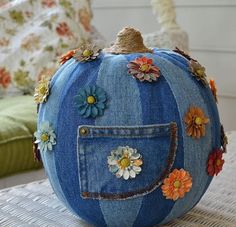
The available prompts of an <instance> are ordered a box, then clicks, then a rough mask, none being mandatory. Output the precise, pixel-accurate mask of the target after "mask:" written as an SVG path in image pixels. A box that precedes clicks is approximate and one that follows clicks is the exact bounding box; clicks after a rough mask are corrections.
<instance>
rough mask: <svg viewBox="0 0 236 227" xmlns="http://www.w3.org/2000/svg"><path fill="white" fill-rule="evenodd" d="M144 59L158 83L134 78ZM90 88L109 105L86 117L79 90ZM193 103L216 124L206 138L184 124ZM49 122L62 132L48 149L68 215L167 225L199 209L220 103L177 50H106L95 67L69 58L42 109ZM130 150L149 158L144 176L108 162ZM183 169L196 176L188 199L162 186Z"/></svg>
mask: <svg viewBox="0 0 236 227" xmlns="http://www.w3.org/2000/svg"><path fill="white" fill-rule="evenodd" d="M133 41H134V40H133ZM131 52H132V51H131ZM139 57H146V58H148V59H152V61H153V65H155V66H157V67H158V68H159V70H160V76H159V77H158V78H157V80H156V81H151V82H150V81H143V82H141V81H140V80H139V79H137V78H135V77H133V76H132V75H131V74H130V73H129V70H128V67H127V65H128V64H129V63H130V62H132V61H134V60H135V59H137V58H139ZM154 79H155V78H154ZM88 87H90V88H91V87H92V88H93V89H94V90H95V88H94V87H99V88H101V89H103V91H104V92H105V93H106V98H104V97H105V96H104V95H103V96H102V97H103V99H102V100H103V101H106V104H105V105H106V108H105V106H103V107H104V108H103V109H102V112H101V114H98V115H96V114H94V115H93V117H89V114H87V115H86V116H87V117H84V116H83V115H81V114H80V111H79V110H78V103H76V97H78V92H81V89H84V88H86V89H87V88H88ZM89 91H90V90H89ZM82 92H83V91H82ZM89 100H90V102H91V103H93V101H94V99H93V98H92V99H91V98H90V99H89ZM190 106H197V107H199V108H201V109H202V110H203V111H204V113H205V115H206V116H207V117H208V119H209V123H208V124H207V125H206V129H205V136H202V137H201V138H199V139H194V138H192V137H191V136H188V135H187V133H186V125H185V123H184V120H183V119H184V117H185V114H186V112H187V111H188V109H189V107H190ZM91 109H92V108H91ZM93 111H96V113H98V112H97V110H93ZM45 121H48V122H50V124H51V127H52V128H53V129H54V132H55V134H56V145H54V146H53V148H52V151H50V152H43V151H41V156H42V160H43V163H44V167H45V170H46V173H47V175H48V177H49V180H50V182H51V185H52V187H53V189H54V191H55V193H56V195H57V196H58V198H59V199H60V200H61V201H62V202H63V203H64V204H65V205H66V206H67V208H68V209H69V210H71V211H72V212H73V213H74V214H76V215H77V216H79V217H80V218H82V219H84V220H85V221H87V222H89V223H91V224H93V225H95V226H119V227H120V226H122V227H123V226H153V225H156V224H163V223H167V222H169V221H170V220H172V219H174V218H176V217H179V216H180V215H182V214H184V213H186V212H188V211H189V210H190V209H192V208H193V207H194V206H195V205H196V204H197V202H198V201H199V200H200V199H201V197H202V196H203V194H204V192H205V191H206V189H207V188H208V186H209V184H210V182H211V180H212V177H210V176H209V175H208V174H207V171H206V165H207V159H208V155H209V154H210V153H211V151H212V150H213V149H214V148H217V147H220V121H219V116H218V110H217V106H216V103H215V99H214V96H213V95H212V92H211V90H210V88H209V87H208V86H205V85H204V84H202V83H201V81H199V80H197V79H196V78H195V77H194V76H193V74H192V73H191V72H190V70H189V59H187V58H186V57H184V56H182V55H180V54H178V53H176V52H173V51H169V50H164V49H157V48H154V49H153V51H152V52H146V53H145V51H141V52H139V51H134V53H120V54H117V53H115V54H114V53H109V51H102V52H100V54H99V56H98V57H97V58H96V59H95V60H93V61H89V62H79V61H77V60H76V59H74V58H71V59H69V60H68V61H66V63H64V64H63V65H62V66H61V67H60V68H59V70H58V71H57V72H56V74H55V75H54V76H53V78H52V80H51V85H50V95H49V97H48V100H47V102H46V103H43V104H40V108H39V117H38V125H39V126H40V125H41V124H42V123H43V122H45ZM125 146H128V147H129V148H132V149H137V153H138V154H136V153H135V155H136V156H137V158H138V157H139V158H140V159H141V157H142V161H143V164H142V166H141V169H142V170H141V172H140V173H138V174H137V175H135V178H132V179H131V178H129V179H126V180H125V179H124V178H122V177H120V178H118V177H116V175H115V173H116V171H117V169H114V168H115V166H110V167H109V165H108V159H111V157H112V155H111V152H112V151H114V150H116V149H121V148H122V147H125ZM132 149H131V150H132ZM117 154H118V153H117V151H116V152H113V155H117ZM108 157H109V158H108ZM134 158H135V156H134ZM110 162H112V160H110ZM109 168H110V169H109ZM181 168H183V169H185V170H186V171H188V172H189V173H190V175H191V177H192V188H191V190H190V191H189V192H188V193H186V195H185V196H184V198H181V199H178V200H176V201H173V200H171V199H166V198H165V197H164V196H163V193H162V190H161V184H162V183H163V180H164V178H165V177H167V176H168V173H169V172H171V171H172V170H173V169H181ZM110 170H111V171H110ZM112 171H113V172H112ZM126 178H127V177H126Z"/></svg>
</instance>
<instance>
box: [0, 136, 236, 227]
mask: <svg viewBox="0 0 236 227" xmlns="http://www.w3.org/2000/svg"><path fill="white" fill-rule="evenodd" d="M228 137H229V142H230V145H229V146H228V153H227V154H226V155H225V161H226V163H225V165H224V171H222V172H221V173H220V175H219V176H217V177H215V178H214V180H213V181H212V184H211V186H210V187H209V189H208V191H207V193H206V194H205V195H204V197H203V198H202V200H201V201H200V203H199V204H198V205H197V206H196V207H195V208H194V209H193V210H192V211H190V212H189V213H187V214H186V215H184V216H183V217H181V218H178V219H176V220H175V221H173V222H171V223H169V224H168V225H164V226H165V227H169V226H173V227H174V226H178V227H201V226H207V227H209V226H210V227H236V193H235V192H236V180H235V176H236V132H231V133H228ZM0 226H1V227H23V226H24V227H26V226H30V227H33V226H40V227H46V226H49V227H60V226H61V227H64V226H70V227H75V226H76V227H79V226H80V227H86V226H90V225H88V224H86V223H84V222H83V221H81V220H79V219H78V218H76V217H75V216H74V215H73V214H71V213H70V212H69V211H68V210H67V209H66V208H65V207H64V206H63V204H61V202H60V201H58V199H57V198H56V196H55V194H54V193H53V191H52V188H51V186H50V185H49V182H48V180H43V181H36V182H33V183H30V184H26V185H20V186H16V187H12V188H8V189H4V190H1V191H0ZM164 226H163V227H164Z"/></svg>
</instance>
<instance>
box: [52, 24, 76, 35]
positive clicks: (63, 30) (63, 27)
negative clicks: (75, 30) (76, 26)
mask: <svg viewBox="0 0 236 227" xmlns="http://www.w3.org/2000/svg"><path fill="white" fill-rule="evenodd" d="M56 31H57V33H58V35H60V36H68V37H70V36H73V34H72V32H71V31H70V28H69V26H68V25H67V23H66V22H62V23H59V24H58V26H57V27H56Z"/></svg>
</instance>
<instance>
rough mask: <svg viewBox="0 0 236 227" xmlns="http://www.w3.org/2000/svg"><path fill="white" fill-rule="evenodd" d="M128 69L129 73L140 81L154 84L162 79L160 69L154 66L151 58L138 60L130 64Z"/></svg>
mask: <svg viewBox="0 0 236 227" xmlns="http://www.w3.org/2000/svg"><path fill="white" fill-rule="evenodd" d="M127 67H128V69H129V71H128V73H129V74H131V75H132V76H133V77H135V78H137V79H139V80H140V81H148V82H152V81H156V80H157V79H158V77H160V69H159V68H158V67H157V66H155V65H153V60H152V59H151V58H146V57H140V58H136V59H135V60H134V61H131V62H129V64H128V65H127Z"/></svg>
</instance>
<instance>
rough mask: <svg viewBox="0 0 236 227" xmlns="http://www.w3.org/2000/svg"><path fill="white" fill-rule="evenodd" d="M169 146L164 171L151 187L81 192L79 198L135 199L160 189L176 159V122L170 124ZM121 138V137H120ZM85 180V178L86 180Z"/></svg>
mask: <svg viewBox="0 0 236 227" xmlns="http://www.w3.org/2000/svg"><path fill="white" fill-rule="evenodd" d="M169 125H170V146H169V152H168V157H167V160H166V162H167V165H166V168H165V169H164V171H163V172H162V173H161V175H160V177H159V178H158V179H157V180H156V181H155V182H153V183H152V184H151V185H149V186H147V187H145V188H143V189H139V190H136V191H130V192H122V193H116V194H113V193H100V192H99V193H98V192H82V190H81V196H82V198H84V199H104V200H125V199H130V198H136V197H140V196H144V195H146V194H149V193H151V192H153V191H154V190H156V189H157V188H159V187H160V185H161V184H162V182H163V180H164V179H165V178H166V177H167V176H168V175H169V173H170V171H171V169H172V167H173V164H174V161H175V157H176V150H177V145H178V144H177V143H178V141H177V136H178V127H177V124H176V122H171V123H170V124H169ZM122 138H123V137H122ZM86 179H87V178H86Z"/></svg>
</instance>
